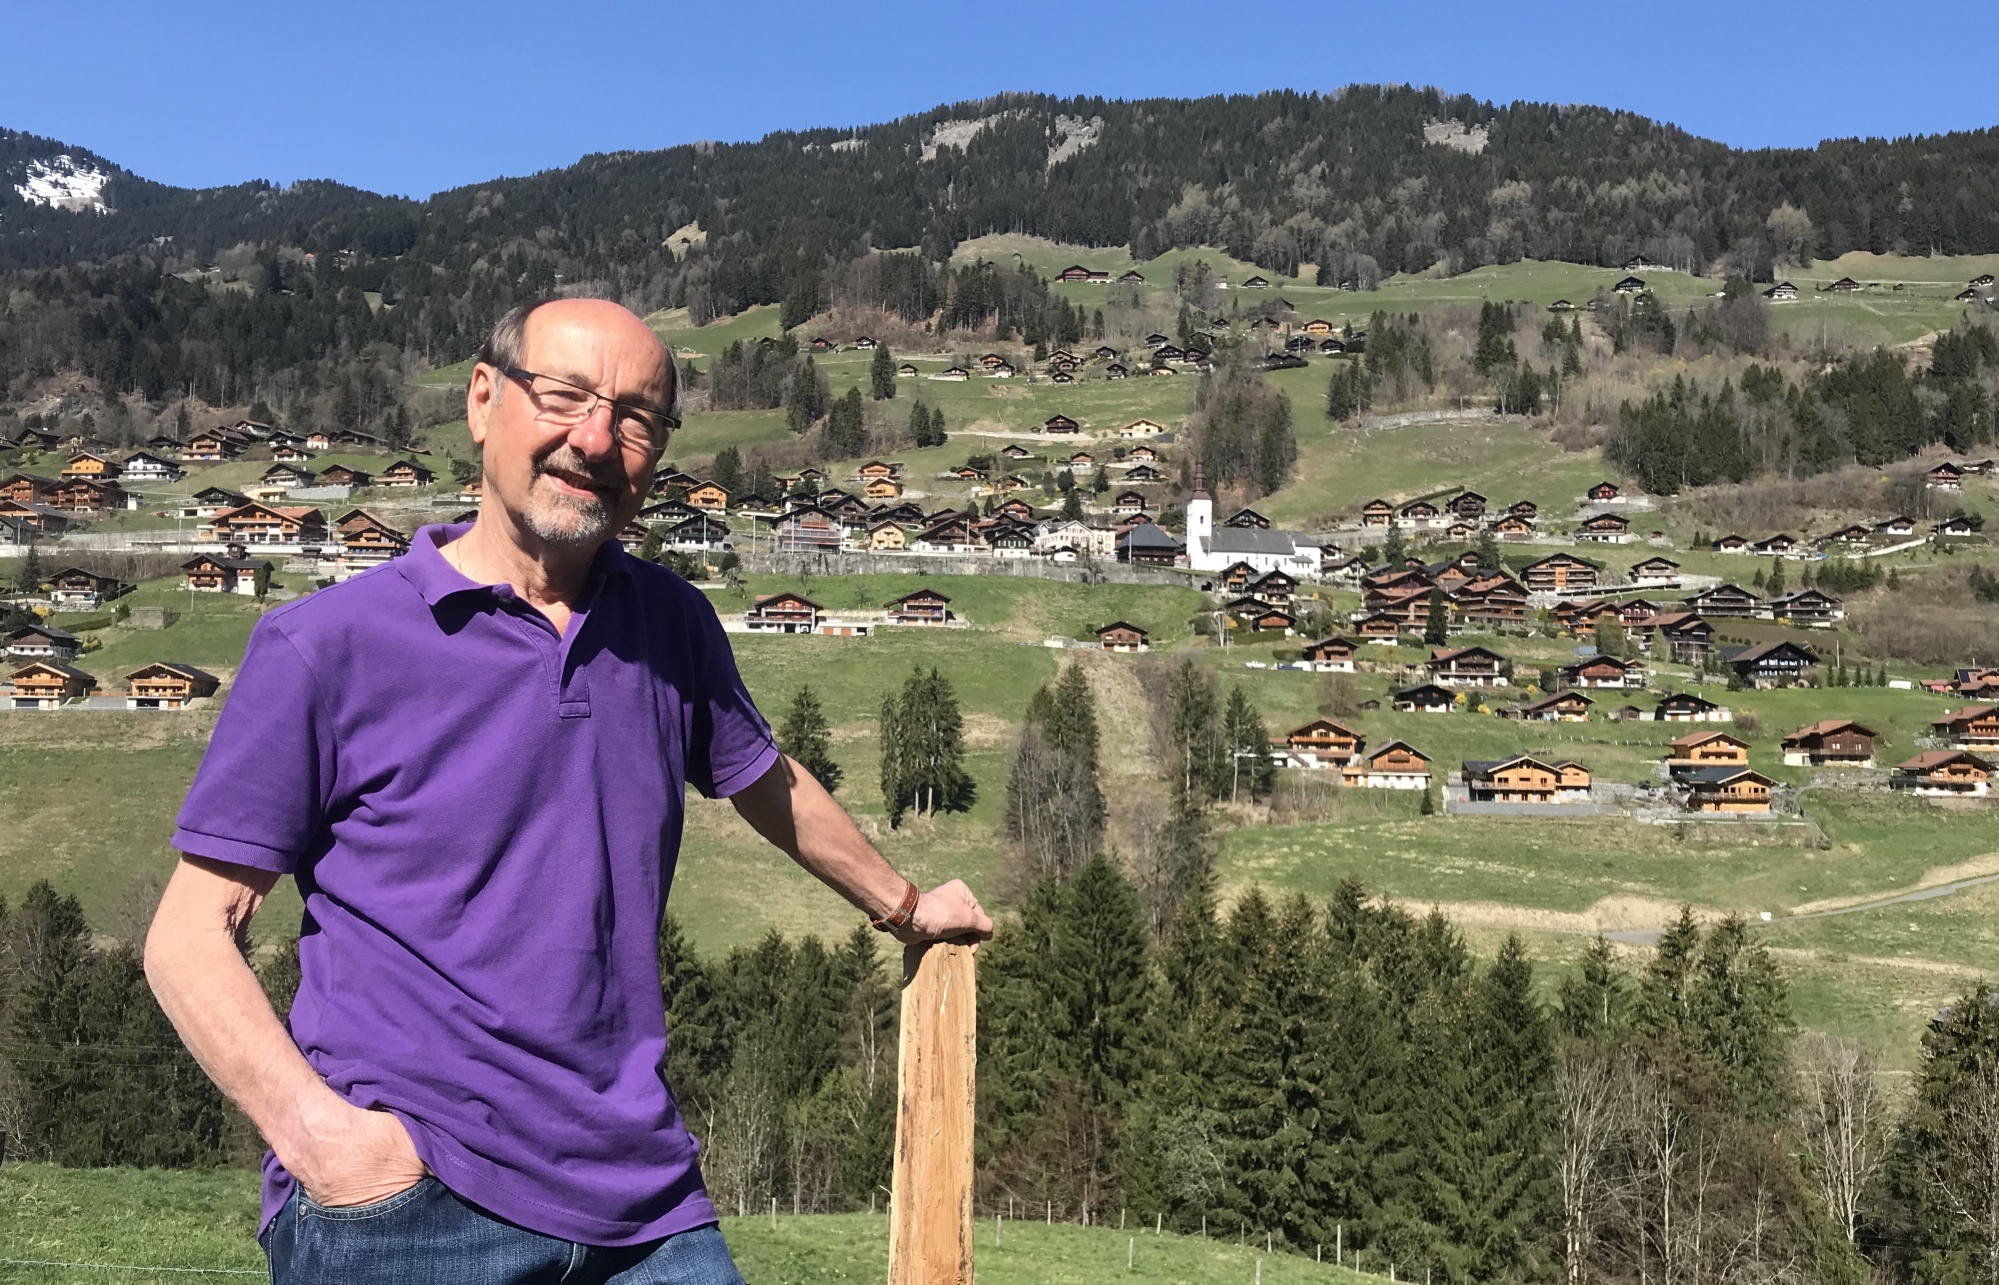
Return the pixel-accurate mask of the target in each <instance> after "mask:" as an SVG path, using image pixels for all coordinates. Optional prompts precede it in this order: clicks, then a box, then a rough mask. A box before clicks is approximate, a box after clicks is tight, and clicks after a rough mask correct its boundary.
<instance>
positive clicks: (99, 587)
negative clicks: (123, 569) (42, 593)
mask: <svg viewBox="0 0 1999 1285" xmlns="http://www.w3.org/2000/svg"><path fill="white" fill-rule="evenodd" d="M131 587H132V586H130V585H128V584H126V583H125V582H124V581H122V580H120V579H118V578H117V577H116V576H106V575H99V574H98V573H97V572H95V571H91V570H88V569H86V568H84V567H64V568H63V569H62V570H61V571H58V572H56V573H55V574H54V575H52V576H50V577H49V601H50V602H52V603H54V604H55V605H57V606H59V607H69V608H72V609H78V608H88V607H97V606H101V605H102V604H104V603H107V602H109V601H111V600H112V599H113V598H116V597H117V596H118V595H120V594H122V593H125V592H127V591H128V590H130V589H131Z"/></svg>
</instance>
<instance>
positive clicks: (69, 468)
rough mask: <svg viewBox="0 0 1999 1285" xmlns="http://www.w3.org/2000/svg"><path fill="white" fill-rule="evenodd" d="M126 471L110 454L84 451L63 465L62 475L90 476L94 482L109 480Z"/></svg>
mask: <svg viewBox="0 0 1999 1285" xmlns="http://www.w3.org/2000/svg"><path fill="white" fill-rule="evenodd" d="M124 471H125V469H124V466H123V465H121V464H119V463H118V461H117V460H114V459H112V458H111V457H110V456H108V455H99V454H97V453H96V452H94V451H84V452H82V453H81V454H78V455H76V456H74V457H72V458H71V459H70V462H69V463H67V464H65V465H63V470H62V475H63V476H64V477H82V478H89V479H90V480H91V481H93V482H109V481H110V480H111V479H113V478H115V477H118V476H120V475H122V474H123V473H124Z"/></svg>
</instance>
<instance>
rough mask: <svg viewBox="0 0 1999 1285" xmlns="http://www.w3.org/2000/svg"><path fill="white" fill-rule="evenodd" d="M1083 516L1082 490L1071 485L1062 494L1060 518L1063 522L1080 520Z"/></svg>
mask: <svg viewBox="0 0 1999 1285" xmlns="http://www.w3.org/2000/svg"><path fill="white" fill-rule="evenodd" d="M1083 517H1084V514H1083V492H1082V490H1081V489H1080V488H1077V487H1071V488H1069V489H1068V490H1067V491H1065V492H1063V494H1062V519H1063V521H1065V522H1081V521H1082V520H1083Z"/></svg>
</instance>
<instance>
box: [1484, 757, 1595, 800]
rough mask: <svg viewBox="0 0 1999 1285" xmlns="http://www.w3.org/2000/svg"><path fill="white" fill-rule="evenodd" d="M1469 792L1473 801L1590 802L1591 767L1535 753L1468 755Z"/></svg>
mask: <svg viewBox="0 0 1999 1285" xmlns="http://www.w3.org/2000/svg"><path fill="white" fill-rule="evenodd" d="M1462 771H1463V776H1464V783H1465V796H1466V798H1467V799H1469V800H1470V801H1471V802H1473V803H1533V804H1542V805H1549V804H1558V803H1586V802H1588V801H1589V791H1590V771H1589V769H1588V768H1586V767H1584V766H1583V765H1582V764H1580V763H1575V762H1569V761H1564V762H1560V763H1551V762H1546V761H1544V760H1542V759H1538V758H1535V757H1534V756H1533V755H1531V754H1516V755H1514V756H1513V757H1512V758H1509V759H1467V760H1466V761H1465V763H1464V764H1463V769H1462Z"/></svg>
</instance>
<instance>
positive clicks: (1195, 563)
mask: <svg viewBox="0 0 1999 1285" xmlns="http://www.w3.org/2000/svg"><path fill="white" fill-rule="evenodd" d="M1324 551H1325V548H1324V546H1323V545H1321V544H1320V542H1319V537H1318V536H1315V535H1306V534H1304V533H1303V532H1299V531H1279V530H1275V529H1270V530H1265V529H1264V528H1261V527H1229V526H1225V527H1221V528H1219V529H1217V528H1216V526H1215V501H1214V498H1213V497H1212V496H1210V495H1209V494H1208V492H1207V490H1206V488H1204V487H1203V486H1202V485H1201V471H1200V469H1198V468H1196V469H1195V470H1194V495H1193V498H1192V499H1190V500H1188V501H1187V565H1188V566H1189V567H1191V568H1193V569H1194V570H1195V571H1223V570H1226V569H1227V568H1229V567H1232V566H1234V565H1235V564H1236V563H1238V562H1247V563H1248V564H1249V565H1250V566H1252V567H1255V568H1256V570H1257V572H1258V574H1266V573H1268V572H1272V571H1282V572H1283V573H1284V574H1286V575H1288V576H1294V577H1297V578H1299V579H1303V578H1305V577H1307V576H1310V577H1312V578H1313V579H1317V578H1318V575H1319V558H1320V555H1321V554H1322V553H1324Z"/></svg>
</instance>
